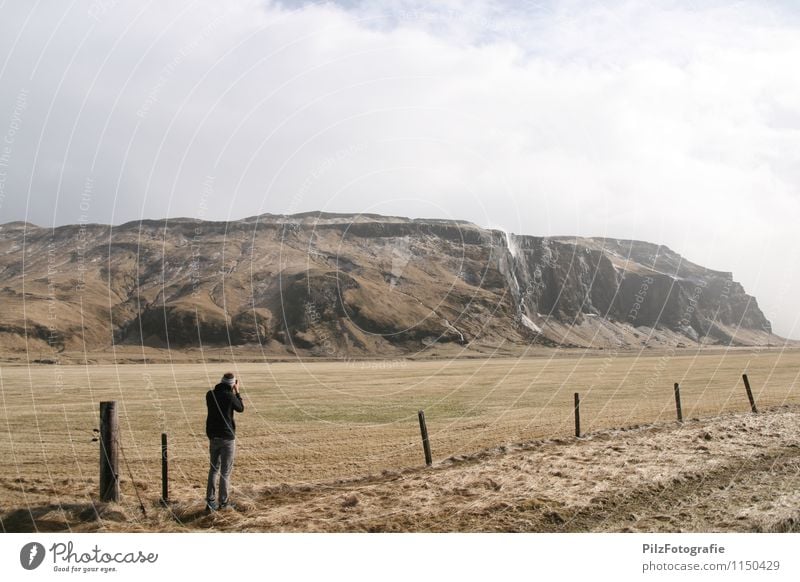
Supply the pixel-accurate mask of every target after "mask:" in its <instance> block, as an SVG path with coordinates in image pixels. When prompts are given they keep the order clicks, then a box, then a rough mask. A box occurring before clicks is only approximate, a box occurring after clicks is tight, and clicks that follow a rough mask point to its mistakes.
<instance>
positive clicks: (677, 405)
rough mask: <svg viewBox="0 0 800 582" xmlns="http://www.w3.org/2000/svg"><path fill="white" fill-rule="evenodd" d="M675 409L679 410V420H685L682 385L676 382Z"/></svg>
mask: <svg viewBox="0 0 800 582" xmlns="http://www.w3.org/2000/svg"><path fill="white" fill-rule="evenodd" d="M675 410H676V411H677V412H678V422H681V423H682V422H683V410H681V385H680V384H678V383H677V382H675Z"/></svg>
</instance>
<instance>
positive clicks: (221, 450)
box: [206, 438, 236, 506]
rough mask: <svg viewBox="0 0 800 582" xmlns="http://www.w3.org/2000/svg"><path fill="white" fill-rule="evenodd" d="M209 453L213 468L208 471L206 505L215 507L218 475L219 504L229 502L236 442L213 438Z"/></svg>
mask: <svg viewBox="0 0 800 582" xmlns="http://www.w3.org/2000/svg"><path fill="white" fill-rule="evenodd" d="M208 452H209V456H210V457H211V466H210V468H209V469H208V487H207V488H206V503H208V504H209V505H212V506H215V505H216V499H217V487H216V481H217V475H219V504H220V505H223V504H225V503H227V502H228V491H229V490H230V486H231V472H232V471H233V457H234V456H235V455H236V441H235V440H233V439H219V438H213V439H209V440H208Z"/></svg>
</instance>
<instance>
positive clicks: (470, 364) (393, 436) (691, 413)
mask: <svg viewBox="0 0 800 582" xmlns="http://www.w3.org/2000/svg"><path fill="white" fill-rule="evenodd" d="M228 368H230V369H233V370H235V371H236V372H237V374H238V375H239V377H240V378H241V379H242V384H243V393H244V395H245V407H246V410H245V413H244V414H243V415H241V416H240V417H239V420H238V421H237V422H238V436H239V445H238V446H239V448H238V453H237V458H236V468H235V470H234V484H235V485H243V484H249V485H255V486H278V485H280V484H284V483H286V484H294V485H297V484H299V483H307V482H320V481H335V480H341V479H347V478H351V477H357V476H363V475H366V474H380V473H381V472H383V471H396V470H399V469H402V468H406V467H411V466H416V465H420V464H422V463H423V455H422V447H421V442H420V437H419V427H418V423H417V411H418V410H419V409H424V410H425V414H426V418H427V421H428V428H429V432H430V437H431V443H432V449H433V455H434V460H435V461H437V460H439V461H440V460H443V459H445V458H447V457H450V456H454V455H465V454H469V453H474V452H476V451H480V450H483V449H487V448H493V447H498V446H502V445H504V444H509V443H515V442H523V441H528V440H533V439H539V438H561V437H565V438H568V437H570V436H571V435H572V432H573V417H572V401H573V393H574V392H576V391H579V392H580V393H581V397H582V408H581V415H582V419H583V427H584V430H585V431H587V432H591V431H595V430H600V429H604V428H613V427H626V426H632V425H637V424H642V423H651V422H665V423H668V422H673V421H674V419H675V409H674V400H673V389H672V386H673V383H674V382H680V383H681V393H682V400H683V410H684V418H686V419H691V418H693V417H709V416H715V415H718V414H721V413H724V412H733V411H746V410H748V407H749V405H748V402H747V398H746V395H745V391H744V388H743V385H742V380H741V374H742V373H743V372H747V373H748V374H749V375H750V379H751V383H752V385H753V389H754V392H755V396H756V399H757V402H758V404H759V405H760V406H762V407H764V408H767V407H774V406H779V405H783V404H797V403H800V395H799V394H798V388H800V386H799V385H798V371H800V351H797V350H792V351H772V350H752V349H750V350H729V351H727V352H724V351H718V352H700V353H697V354H696V353H684V351H679V352H677V353H670V352H665V353H663V354H652V353H650V352H647V353H646V354H635V353H626V354H615V353H613V352H609V351H606V352H602V351H601V352H591V353H583V352H579V353H576V352H563V351H562V352H558V351H556V352H552V353H549V354H548V355H544V356H541V357H533V358H524V359H484V360H447V361H426V362H407V363H403V362H400V363H398V362H387V363H380V362H376V363H369V362H363V363H361V362H356V363H347V362H305V363H273V364H265V363H261V364H259V363H240V364H236V363H234V364H231V365H230V366H228V367H224V366H221V365H219V364H178V365H172V366H171V365H162V364H159V365H119V366H104V365H95V366H65V365H49V366H48V365H41V366H30V367H27V366H17V365H7V366H3V367H0V382H2V400H0V433H2V438H0V455H1V456H2V458H3V459H4V461H3V469H4V470H3V477H2V478H0V488H2V489H3V495H2V497H1V498H2V500H3V502H2V504H3V506H4V507H3V508H2V509H3V510H4V511H8V510H10V509H14V508H20V507H26V506H28V505H31V504H37V503H56V504H60V503H65V502H67V501H69V502H80V501H83V502H85V501H87V499H88V498H89V497H91V496H93V495H96V490H97V486H96V483H97V471H98V468H97V467H98V456H99V452H98V444H97V443H96V442H92V436H93V435H92V429H94V428H96V427H97V426H98V405H99V402H100V401H102V400H117V401H118V402H119V407H120V431H121V440H122V445H123V447H124V462H123V463H122V466H121V470H122V473H123V476H122V481H123V494H124V495H125V496H126V498H130V496H132V495H133V494H134V491H133V488H132V482H133V483H135V484H136V486H137V489H138V491H139V492H140V494H142V495H143V496H144V497H146V498H148V499H150V498H152V499H157V497H158V495H159V493H160V460H159V459H160V456H159V446H160V434H161V432H166V433H168V434H169V439H170V454H171V478H172V491H173V497H176V498H179V499H184V500H195V499H202V495H203V488H204V480H205V474H206V470H207V460H206V450H207V439H206V437H205V434H204V422H205V401H204V394H205V392H206V390H207V389H208V388H209V387H210V386H212V385H213V384H214V383H216V382H217V381H218V378H219V377H220V376H221V374H222V373H223V372H225V371H226V370H227V369H228Z"/></svg>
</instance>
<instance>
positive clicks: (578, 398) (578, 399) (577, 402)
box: [575, 392, 581, 438]
mask: <svg viewBox="0 0 800 582" xmlns="http://www.w3.org/2000/svg"><path fill="white" fill-rule="evenodd" d="M575 436H576V437H578V438H581V395H580V394H578V393H577V392H576V393H575Z"/></svg>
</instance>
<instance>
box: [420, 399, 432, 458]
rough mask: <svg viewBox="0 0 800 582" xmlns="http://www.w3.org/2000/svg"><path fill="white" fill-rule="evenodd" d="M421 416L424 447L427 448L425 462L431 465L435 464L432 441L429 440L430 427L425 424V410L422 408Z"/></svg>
mask: <svg viewBox="0 0 800 582" xmlns="http://www.w3.org/2000/svg"><path fill="white" fill-rule="evenodd" d="M418 416H419V430H420V432H421V433H422V448H423V449H424V450H425V464H426V465H427V466H428V467H430V466H431V465H433V457H431V443H430V441H429V440H428V427H427V425H426V424H425V412H424V411H422V410H420V411H419V413H418Z"/></svg>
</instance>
